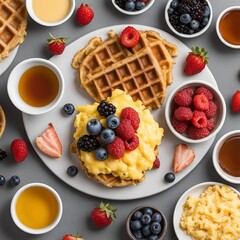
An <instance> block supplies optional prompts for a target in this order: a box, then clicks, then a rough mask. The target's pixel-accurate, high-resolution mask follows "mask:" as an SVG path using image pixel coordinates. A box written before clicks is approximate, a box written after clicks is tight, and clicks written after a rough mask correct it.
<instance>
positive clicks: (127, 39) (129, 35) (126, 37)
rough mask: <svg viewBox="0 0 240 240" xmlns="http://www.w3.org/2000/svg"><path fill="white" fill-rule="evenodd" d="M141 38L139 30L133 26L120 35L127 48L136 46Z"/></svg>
mask: <svg viewBox="0 0 240 240" xmlns="http://www.w3.org/2000/svg"><path fill="white" fill-rule="evenodd" d="M139 38H140V34H139V32H138V30H137V29H135V28H134V27H131V26H128V27H126V28H125V29H124V30H123V31H122V33H121V35H120V40H121V43H122V45H123V46H124V47H127V48H131V47H134V46H136V45H137V44H138V41H139Z"/></svg>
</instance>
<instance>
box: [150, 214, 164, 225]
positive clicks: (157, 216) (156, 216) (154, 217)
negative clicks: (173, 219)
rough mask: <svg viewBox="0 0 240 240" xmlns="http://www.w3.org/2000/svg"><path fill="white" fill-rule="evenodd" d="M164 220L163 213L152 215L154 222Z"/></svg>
mask: <svg viewBox="0 0 240 240" xmlns="http://www.w3.org/2000/svg"><path fill="white" fill-rule="evenodd" d="M161 221H162V215H161V214H160V213H154V214H153V215H152V222H159V223H160V222H161Z"/></svg>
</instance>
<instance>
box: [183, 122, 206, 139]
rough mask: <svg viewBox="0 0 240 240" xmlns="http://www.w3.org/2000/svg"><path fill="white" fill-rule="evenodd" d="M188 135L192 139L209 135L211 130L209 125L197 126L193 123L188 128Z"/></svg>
mask: <svg viewBox="0 0 240 240" xmlns="http://www.w3.org/2000/svg"><path fill="white" fill-rule="evenodd" d="M187 132H188V136H189V137H190V138H192V139H201V138H204V137H207V136H208V135H209V134H210V132H209V130H208V128H207V127H204V128H197V127H194V126H193V125H192V126H190V127H189V128H188V131H187Z"/></svg>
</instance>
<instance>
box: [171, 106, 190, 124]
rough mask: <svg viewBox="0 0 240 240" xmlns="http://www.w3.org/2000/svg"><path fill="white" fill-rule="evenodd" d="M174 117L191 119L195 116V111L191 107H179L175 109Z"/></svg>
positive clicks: (179, 119)
mask: <svg viewBox="0 0 240 240" xmlns="http://www.w3.org/2000/svg"><path fill="white" fill-rule="evenodd" d="M174 117H175V118H176V119H177V120H178V121H189V120H191V119H192V117H193V112H192V110H191V108H189V107H179V108H177V109H176V110H175V112H174Z"/></svg>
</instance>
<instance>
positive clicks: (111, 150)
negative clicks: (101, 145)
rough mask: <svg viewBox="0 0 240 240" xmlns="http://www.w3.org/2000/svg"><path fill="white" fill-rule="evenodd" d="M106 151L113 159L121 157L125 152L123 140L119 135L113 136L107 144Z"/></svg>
mask: <svg viewBox="0 0 240 240" xmlns="http://www.w3.org/2000/svg"><path fill="white" fill-rule="evenodd" d="M107 151H108V154H109V155H111V156H112V157H113V158H115V159H119V158H121V157H123V156H124V152H125V145H124V141H123V140H122V139H121V138H119V137H115V139H114V141H113V142H111V143H109V144H108V145H107Z"/></svg>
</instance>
